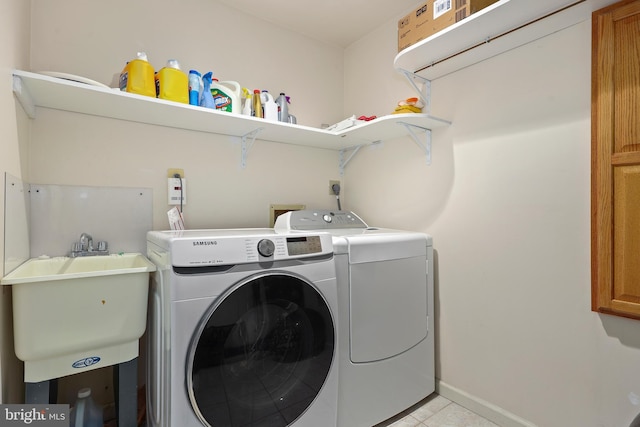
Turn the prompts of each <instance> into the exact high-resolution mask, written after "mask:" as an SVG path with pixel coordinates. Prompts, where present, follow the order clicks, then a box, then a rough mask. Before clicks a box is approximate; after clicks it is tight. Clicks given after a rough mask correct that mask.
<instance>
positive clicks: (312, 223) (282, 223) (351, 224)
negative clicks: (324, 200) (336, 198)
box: [274, 209, 367, 230]
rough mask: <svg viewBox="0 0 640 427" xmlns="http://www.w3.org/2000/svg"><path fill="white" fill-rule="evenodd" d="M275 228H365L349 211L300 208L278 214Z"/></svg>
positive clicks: (361, 221) (365, 225)
mask: <svg viewBox="0 0 640 427" xmlns="http://www.w3.org/2000/svg"><path fill="white" fill-rule="evenodd" d="M274 228H275V229H276V230H335V229H341V228H367V224H365V222H364V221H363V220H362V219H360V217H358V215H356V214H354V213H353V212H349V211H332V210H322V209H318V210H300V211H291V212H287V213H285V214H282V215H280V216H279V217H278V218H277V219H276V223H275V226H274Z"/></svg>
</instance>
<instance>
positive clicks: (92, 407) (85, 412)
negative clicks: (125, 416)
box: [70, 388, 104, 427]
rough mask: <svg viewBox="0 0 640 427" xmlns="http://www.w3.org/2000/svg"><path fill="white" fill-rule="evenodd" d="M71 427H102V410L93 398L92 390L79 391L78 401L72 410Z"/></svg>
mask: <svg viewBox="0 0 640 427" xmlns="http://www.w3.org/2000/svg"><path fill="white" fill-rule="evenodd" d="M70 418H71V427H102V426H103V424H104V420H103V417H102V409H101V408H100V407H99V406H98V405H96V403H95V402H94V401H93V399H92V398H91V389H90V388H83V389H81V390H80V391H78V399H77V400H76V403H75V405H74V406H73V408H71V414H70Z"/></svg>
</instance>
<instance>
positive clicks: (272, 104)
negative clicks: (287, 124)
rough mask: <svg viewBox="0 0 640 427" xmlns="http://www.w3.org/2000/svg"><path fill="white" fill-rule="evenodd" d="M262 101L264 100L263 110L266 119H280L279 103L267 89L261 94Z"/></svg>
mask: <svg viewBox="0 0 640 427" xmlns="http://www.w3.org/2000/svg"><path fill="white" fill-rule="evenodd" d="M260 101H261V102H262V112H263V114H264V118H265V120H271V121H272V122H277V121H278V104H276V101H275V100H274V99H273V96H272V95H271V94H270V93H269V92H268V91H266V90H263V91H262V93H261V94H260Z"/></svg>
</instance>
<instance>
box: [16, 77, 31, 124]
mask: <svg viewBox="0 0 640 427" xmlns="http://www.w3.org/2000/svg"><path fill="white" fill-rule="evenodd" d="M13 93H15V94H16V98H18V101H19V102H20V105H22V108H23V109H24V111H25V113H27V116H29V118H30V119H35V118H36V104H35V103H34V102H33V97H32V96H31V94H30V93H29V91H28V90H27V88H26V87H25V86H24V85H23V84H22V79H21V78H20V77H18V76H13Z"/></svg>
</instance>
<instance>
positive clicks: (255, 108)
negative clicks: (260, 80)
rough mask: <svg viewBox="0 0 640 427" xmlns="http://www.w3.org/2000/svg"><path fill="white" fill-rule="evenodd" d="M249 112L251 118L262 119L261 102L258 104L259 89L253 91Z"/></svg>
mask: <svg viewBox="0 0 640 427" xmlns="http://www.w3.org/2000/svg"><path fill="white" fill-rule="evenodd" d="M251 105H252V107H251V110H252V115H253V117H259V118H263V117H264V115H263V114H262V102H260V89H255V90H254V91H253V98H252V99H251Z"/></svg>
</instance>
